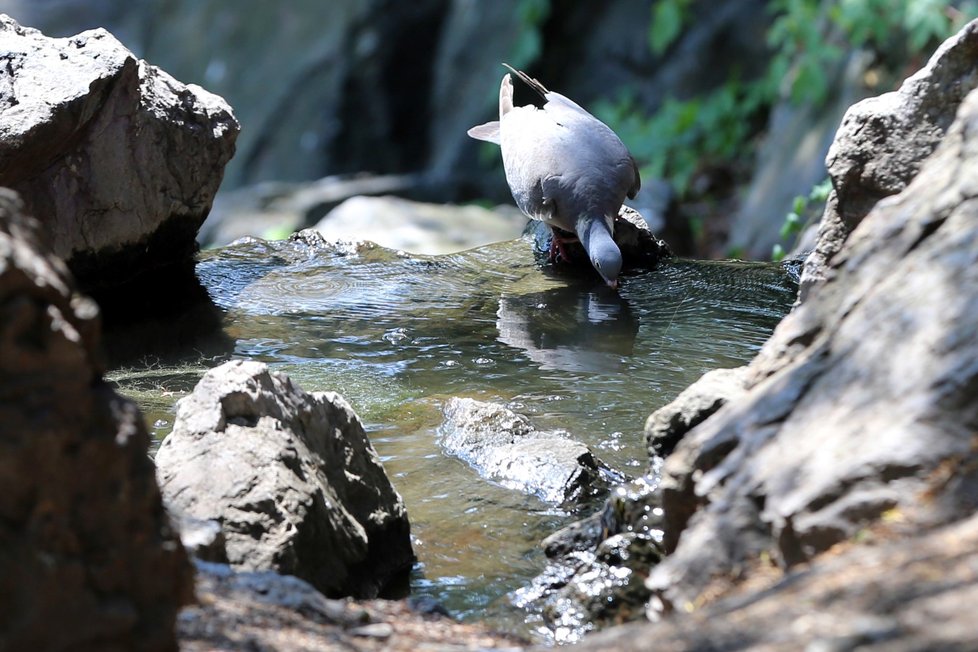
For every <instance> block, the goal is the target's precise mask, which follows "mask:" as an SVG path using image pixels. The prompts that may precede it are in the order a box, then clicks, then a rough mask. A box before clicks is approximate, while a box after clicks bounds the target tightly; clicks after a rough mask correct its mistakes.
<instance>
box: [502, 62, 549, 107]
mask: <svg viewBox="0 0 978 652" xmlns="http://www.w3.org/2000/svg"><path fill="white" fill-rule="evenodd" d="M503 65H504V66H506V67H507V68H508V69H509V71H510V72H511V73H513V74H514V75H516V76H517V77H519V78H520V79H521V80H523V83H524V84H526V85H527V86H529V87H530V88H532V89H533V90H535V91H536V92H537V93H539V94H540V97H542V98H543V99H547V93H549V92H550V91H548V90H547V87H546V86H544V85H543V84H541V83H540V82H538V81H537V80H535V79H534V78H533V77H530V76H529V75H528V74H526V73H525V72H523V71H522V70H517V69H516V68H514V67H513V66H511V65H509V64H508V63H504V64H503Z"/></svg>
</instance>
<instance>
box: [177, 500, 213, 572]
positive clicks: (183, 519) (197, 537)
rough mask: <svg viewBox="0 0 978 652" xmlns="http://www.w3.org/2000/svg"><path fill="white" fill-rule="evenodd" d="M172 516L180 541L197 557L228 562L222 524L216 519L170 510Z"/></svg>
mask: <svg viewBox="0 0 978 652" xmlns="http://www.w3.org/2000/svg"><path fill="white" fill-rule="evenodd" d="M169 514H170V518H171V519H172V520H173V521H174V522H175V523H176V526H177V530H179V532H180V543H182V544H183V547H184V548H186V550H187V553H189V554H190V555H191V556H192V557H194V558H195V559H199V560H201V561H208V562H214V563H217V564H226V563H228V552H227V547H226V546H227V543H226V542H225V540H224V532H223V531H222V530H221V524H220V523H218V522H217V521H214V520H204V519H200V518H194V517H193V516H190V515H188V514H181V513H179V512H173V511H171V512H169Z"/></svg>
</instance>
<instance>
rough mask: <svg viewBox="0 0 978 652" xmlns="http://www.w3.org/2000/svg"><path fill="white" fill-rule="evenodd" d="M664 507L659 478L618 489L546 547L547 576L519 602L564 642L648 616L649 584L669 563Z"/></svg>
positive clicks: (526, 589)
mask: <svg viewBox="0 0 978 652" xmlns="http://www.w3.org/2000/svg"><path fill="white" fill-rule="evenodd" d="M661 519H662V508H661V505H660V498H659V495H658V493H657V491H656V483H655V481H654V479H653V478H652V477H644V478H638V479H636V480H634V481H632V482H629V483H626V484H623V485H620V486H617V487H615V488H614V489H613V490H612V492H611V495H610V496H609V497H608V499H607V500H606V501H605V504H604V506H603V507H602V509H601V510H600V511H598V512H597V513H595V514H593V515H591V516H589V517H587V518H584V519H582V520H580V521H577V522H575V523H572V524H570V525H569V526H567V527H565V528H563V529H562V530H560V531H558V532H555V533H554V534H552V535H550V536H549V537H547V538H546V539H544V540H543V542H542V543H541V546H542V547H543V549H544V552H545V553H546V555H547V558H548V563H547V566H546V567H545V568H544V570H543V572H541V573H540V574H539V575H537V576H536V577H534V578H533V580H532V581H531V582H530V583H529V584H528V585H527V586H524V587H522V588H520V589H519V590H517V591H516V592H514V594H513V595H512V600H513V603H514V604H515V605H517V606H518V607H520V608H522V609H524V610H526V611H527V612H529V613H530V614H534V615H535V616H536V617H539V618H541V619H542V620H543V622H544V624H545V625H546V626H547V627H548V629H549V631H550V634H551V636H552V637H553V639H554V640H555V641H556V642H560V643H569V642H573V641H577V640H580V638H581V637H582V636H583V635H584V634H585V633H587V632H589V631H593V630H595V629H600V628H603V627H607V626H609V625H612V624H620V623H622V622H626V621H631V620H637V619H640V618H643V617H644V615H645V602H646V600H647V599H648V598H649V596H650V595H651V591H650V590H649V589H648V588H647V587H646V586H645V578H646V577H648V574H649V572H650V570H651V569H652V567H654V566H655V565H656V564H658V563H659V562H660V561H661V559H662V547H661V542H662V531H661V529H660V527H661Z"/></svg>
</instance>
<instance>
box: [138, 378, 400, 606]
mask: <svg viewBox="0 0 978 652" xmlns="http://www.w3.org/2000/svg"><path fill="white" fill-rule="evenodd" d="M156 461H157V465H158V467H159V471H158V474H159V478H160V485H161V487H162V489H163V494H164V497H165V499H166V501H167V504H168V505H171V506H172V507H171V508H172V509H176V510H179V511H182V512H184V513H187V514H189V515H192V516H194V517H196V518H199V519H207V520H216V521H218V522H219V523H220V524H221V528H222V530H223V532H224V536H225V539H226V542H227V543H226V547H227V556H228V560H229V561H230V563H231V565H232V567H234V568H235V569H240V570H276V571H278V572H280V573H284V574H290V575H296V576H297V577H300V578H303V579H305V580H307V581H309V582H310V583H311V584H313V585H314V586H315V587H316V588H317V589H319V590H320V591H322V592H323V593H325V594H326V595H328V596H341V595H353V596H357V597H373V596H376V595H378V594H379V593H381V592H384V591H395V590H396V589H397V587H396V586H395V583H396V582H397V581H399V580H401V579H403V575H404V573H405V572H406V571H407V570H408V569H410V567H411V564H412V562H413V560H414V556H413V553H412V550H411V542H410V533H409V529H410V526H409V524H408V518H407V513H406V511H405V509H404V503H403V501H402V500H401V497H400V496H399V495H398V494H397V492H396V491H395V490H394V487H393V486H391V483H390V480H389V479H388V478H387V475H386V474H385V472H384V468H383V466H382V465H381V463H380V460H379V458H378V457H377V453H376V451H374V448H373V446H371V444H370V442H369V440H368V439H367V436H366V434H365V433H364V431H363V426H362V425H361V424H360V420H359V419H358V418H357V416H356V414H355V413H354V412H353V410H352V408H351V407H350V406H349V404H348V403H347V402H346V401H345V400H343V398H342V397H340V396H339V395H338V394H335V393H332V392H314V393H311V394H309V393H306V392H304V391H303V390H302V389H300V388H298V387H296V386H295V385H293V384H292V382H291V380H290V379H289V378H288V377H287V376H285V375H283V374H281V373H277V372H272V371H270V370H269V369H268V367H267V366H266V365H264V364H262V363H258V362H246V361H232V362H228V363H225V364H224V365H222V366H220V367H217V368H215V369H212V370H210V371H208V372H207V373H206V374H205V375H204V377H203V378H202V379H201V381H200V382H199V383H198V385H197V387H196V388H195V389H194V392H193V393H192V394H191V395H189V396H187V397H185V398H183V399H181V400H180V402H179V403H178V404H177V415H176V419H175V422H174V426H173V432H172V433H171V434H170V435H169V436H168V437H167V438H166V439H165V440H164V441H163V443H162V445H161V446H160V450H159V453H158V454H157V457H156Z"/></svg>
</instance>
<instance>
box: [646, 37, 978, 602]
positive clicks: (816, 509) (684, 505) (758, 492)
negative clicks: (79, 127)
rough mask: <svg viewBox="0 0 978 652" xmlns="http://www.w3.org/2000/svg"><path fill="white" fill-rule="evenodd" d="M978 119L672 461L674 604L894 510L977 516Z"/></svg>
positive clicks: (887, 213)
mask: <svg viewBox="0 0 978 652" xmlns="http://www.w3.org/2000/svg"><path fill="white" fill-rule="evenodd" d="M969 29H975V26H974V25H973V26H972V27H969ZM976 125H978V92H976V91H973V92H972V93H970V94H969V95H968V97H967V98H966V99H965V100H964V101H963V102H962V103H961V105H960V107H959V111H958V115H957V118H956V120H955V122H954V123H953V124H952V126H951V127H950V128H949V129H948V131H947V134H946V135H945V137H944V140H943V141H942V142H941V144H940V145H939V146H938V148H937V150H936V151H935V153H934V154H933V155H932V156H931V157H930V158H928V160H927V161H926V162H925V163H924V165H923V166H922V167H921V169H920V171H919V173H918V174H917V175H916V177H915V178H914V179H913V181H911V182H910V184H909V185H908V186H907V187H906V188H905V189H904V191H903V192H902V193H900V194H899V195H897V196H895V197H893V198H890V199H887V200H884V201H881V202H879V203H878V204H877V205H876V207H875V208H874V209H873V210H872V211H870V213H869V214H868V215H867V216H866V217H865V218H863V220H862V221H861V222H860V224H859V226H858V227H857V228H856V229H855V230H854V231H853V232H852V234H851V235H850V236H849V238H848V239H847V241H846V244H845V245H844V247H843V249H842V250H841V251H840V252H839V253H838V254H837V255H836V256H834V257H833V258H832V260H831V262H830V269H829V272H830V274H829V275H828V276H827V280H826V281H825V282H824V284H821V285H819V286H817V288H815V289H813V291H812V293H811V295H810V296H809V297H808V299H807V300H806V301H805V302H803V303H802V304H801V305H799V306H797V307H796V308H795V310H794V311H793V312H792V313H790V314H789V315H788V316H787V317H786V318H785V319H784V320H783V321H782V322H781V324H780V325H779V326H778V328H777V329H776V330H775V333H774V335H773V336H772V338H771V340H770V341H769V342H768V343H767V344H766V345H765V346H764V348H763V349H762V351H761V353H760V354H759V355H758V357H757V358H756V359H755V360H754V361H753V362H752V363H751V365H750V368H749V372H750V377H749V379H748V383H747V391H746V393H744V394H743V395H742V396H741V397H740V398H738V399H735V400H732V401H731V402H729V403H728V404H727V405H726V406H725V407H724V408H722V409H721V410H720V411H718V412H717V413H716V414H714V415H713V416H712V417H710V418H709V419H707V420H706V421H704V422H703V423H701V424H700V425H699V426H698V427H696V428H694V429H693V430H692V431H690V432H689V433H688V434H687V435H686V437H685V438H684V439H683V440H682V441H681V442H680V444H679V445H678V446H677V448H676V451H675V452H674V453H673V455H671V456H670V457H669V458H667V459H666V462H665V464H664V467H663V479H662V500H663V508H664V510H665V519H664V527H665V540H664V542H665V545H666V548H667V550H669V551H671V555H670V556H669V557H667V558H666V560H665V561H664V562H663V563H662V564H660V565H659V566H657V567H656V568H655V569H654V570H653V572H652V574H651V576H650V578H649V587H650V588H652V589H653V590H654V591H656V592H657V594H658V595H659V596H660V598H661V599H662V601H663V604H665V605H666V606H667V607H669V606H672V607H680V608H683V607H684V606H685V605H688V604H694V603H695V601H696V600H697V599H698V597H699V596H700V595H701V593H702V592H703V591H704V590H705V588H706V587H707V586H708V585H709V584H710V583H711V582H713V581H715V580H717V579H718V578H724V577H730V576H731V575H732V574H735V573H736V569H739V568H743V567H744V564H747V563H748V562H749V560H752V559H757V558H758V557H759V556H761V555H769V556H770V558H771V559H773V560H775V561H776V562H777V563H778V564H779V565H780V566H782V567H784V568H790V567H792V566H794V565H796V564H799V563H802V562H805V561H808V560H811V559H813V558H815V557H816V556H817V555H818V554H819V553H821V552H823V551H825V550H827V549H828V548H829V547H830V546H833V545H835V544H837V543H839V542H842V541H845V540H847V539H850V538H851V537H853V536H854V535H855V534H856V533H857V532H858V531H859V530H860V528H864V527H866V526H867V524H871V523H874V522H876V521H877V520H878V519H879V517H880V516H881V515H882V514H884V513H888V512H889V513H900V512H907V511H910V510H915V509H922V506H924V505H926V506H927V510H926V511H924V512H923V515H922V516H920V524H919V525H918V527H925V526H926V525H927V524H934V523H941V522H947V521H953V520H958V519H961V518H964V517H966V516H970V515H971V513H972V511H971V507H969V505H973V503H974V500H973V497H972V498H962V496H968V495H970V493H969V492H971V491H973V488H972V489H962V488H960V485H956V484H955V483H950V484H949V483H947V482H946V481H938V480H936V479H935V478H936V476H939V475H940V474H941V472H939V469H942V468H944V469H946V468H951V469H953V468H956V465H960V462H961V461H962V460H965V459H971V458H973V455H974V432H976V429H978V406H976V404H975V402H974V396H975V395H976V393H978V364H976V363H975V360H978V339H976V338H975V337H974V333H975V330H976V327H978V228H976V224H978V203H976V202H975V201H974V200H973V197H975V196H976V195H978V165H976V161H978V158H976V156H975V153H976V152H978V139H976V136H975V134H976V133H978V131H976ZM969 456H970V457H969ZM935 474H936V475H935ZM952 476H953V473H952ZM956 486H957V487H958V488H955V487H956ZM968 486H972V485H967V484H966V485H965V487H968ZM958 492H963V493H961V494H959V493H958ZM928 496H929V497H928Z"/></svg>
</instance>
